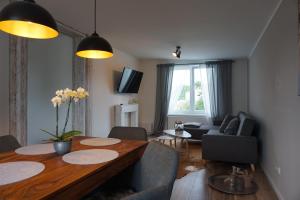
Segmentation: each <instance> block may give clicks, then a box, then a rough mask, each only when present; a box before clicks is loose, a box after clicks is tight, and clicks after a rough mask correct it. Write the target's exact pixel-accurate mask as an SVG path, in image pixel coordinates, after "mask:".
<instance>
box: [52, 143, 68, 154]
mask: <svg viewBox="0 0 300 200" xmlns="http://www.w3.org/2000/svg"><path fill="white" fill-rule="evenodd" d="M53 146H54V149H55V152H56V153H57V154H58V155H64V154H66V153H69V152H70V151H71V148H72V140H70V141H60V142H54V143H53Z"/></svg>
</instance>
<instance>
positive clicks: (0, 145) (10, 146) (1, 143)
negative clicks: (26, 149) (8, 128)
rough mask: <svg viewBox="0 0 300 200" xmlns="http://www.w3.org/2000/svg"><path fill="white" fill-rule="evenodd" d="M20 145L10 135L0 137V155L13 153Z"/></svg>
mask: <svg viewBox="0 0 300 200" xmlns="http://www.w3.org/2000/svg"><path fill="white" fill-rule="evenodd" d="M20 146H21V145H20V144H19V142H18V141H17V139H16V138H15V137H14V136H12V135H4V136H0V153H3V152H7V151H13V150H15V149H17V148H19V147H20Z"/></svg>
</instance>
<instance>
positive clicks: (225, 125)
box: [220, 114, 234, 133]
mask: <svg viewBox="0 0 300 200" xmlns="http://www.w3.org/2000/svg"><path fill="white" fill-rule="evenodd" d="M233 118H234V117H233V116H232V115H230V114H227V115H226V116H225V118H224V119H223V121H222V124H221V126H220V133H224V131H225V128H226V127H227V125H228V124H229V122H230V121H231V120H232V119H233Z"/></svg>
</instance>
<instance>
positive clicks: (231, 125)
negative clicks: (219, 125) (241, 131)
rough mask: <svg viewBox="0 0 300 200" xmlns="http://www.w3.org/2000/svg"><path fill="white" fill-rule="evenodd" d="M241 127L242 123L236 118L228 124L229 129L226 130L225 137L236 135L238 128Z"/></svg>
mask: <svg viewBox="0 0 300 200" xmlns="http://www.w3.org/2000/svg"><path fill="white" fill-rule="evenodd" d="M239 125H240V121H239V119H238V118H237V117H234V118H233V119H232V120H230V122H229V123H228V125H227V127H226V128H225V130H224V134H225V135H236V133H237V131H238V128H239Z"/></svg>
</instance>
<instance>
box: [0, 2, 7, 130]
mask: <svg viewBox="0 0 300 200" xmlns="http://www.w3.org/2000/svg"><path fill="white" fill-rule="evenodd" d="M6 3H7V2H6V1H2V2H0V9H1V8H2V6H3V5H4V4H6ZM0 85H1V87H0V94H1V96H0V136H1V135H6V134H8V133H9V37H8V35H7V34H6V33H3V32H0Z"/></svg>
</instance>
